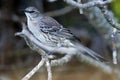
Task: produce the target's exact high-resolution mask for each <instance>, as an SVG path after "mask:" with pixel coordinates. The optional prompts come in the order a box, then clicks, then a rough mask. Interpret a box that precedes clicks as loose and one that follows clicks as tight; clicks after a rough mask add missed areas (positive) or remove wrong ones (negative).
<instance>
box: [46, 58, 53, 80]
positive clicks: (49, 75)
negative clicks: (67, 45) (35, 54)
mask: <svg viewBox="0 0 120 80" xmlns="http://www.w3.org/2000/svg"><path fill="white" fill-rule="evenodd" d="M46 67H47V72H48V80H52V71H51V65H50V62H49V59H46Z"/></svg>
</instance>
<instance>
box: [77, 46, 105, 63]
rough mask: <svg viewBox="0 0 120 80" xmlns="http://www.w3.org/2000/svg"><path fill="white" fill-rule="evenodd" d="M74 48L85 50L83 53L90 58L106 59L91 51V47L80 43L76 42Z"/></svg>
mask: <svg viewBox="0 0 120 80" xmlns="http://www.w3.org/2000/svg"><path fill="white" fill-rule="evenodd" d="M75 46H76V48H78V49H79V50H80V51H82V52H85V55H88V56H90V57H91V58H93V59H95V60H98V61H106V60H105V59H104V58H103V57H102V56H100V55H99V54H97V53H96V52H94V51H92V50H91V49H89V48H87V47H85V46H83V45H82V44H76V45H75Z"/></svg>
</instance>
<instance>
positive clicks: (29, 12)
mask: <svg viewBox="0 0 120 80" xmlns="http://www.w3.org/2000/svg"><path fill="white" fill-rule="evenodd" d="M24 13H25V15H26V16H27V18H30V19H34V18H37V17H38V16H39V15H40V12H39V11H38V9H36V8H35V7H28V8H26V9H25V10H24Z"/></svg>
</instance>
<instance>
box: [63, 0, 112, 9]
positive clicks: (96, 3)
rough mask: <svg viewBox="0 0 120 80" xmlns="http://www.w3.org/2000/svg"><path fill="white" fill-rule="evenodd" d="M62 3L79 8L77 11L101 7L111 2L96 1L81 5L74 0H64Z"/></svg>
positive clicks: (110, 0) (109, 0)
mask: <svg viewBox="0 0 120 80" xmlns="http://www.w3.org/2000/svg"><path fill="white" fill-rule="evenodd" d="M64 1H65V2H66V3H68V4H70V5H72V6H74V7H77V8H79V9H83V8H90V7H94V6H102V5H105V4H108V3H111V2H112V0H105V1H102V0H96V1H91V2H87V3H85V4H81V3H79V2H75V1H74V0H64Z"/></svg>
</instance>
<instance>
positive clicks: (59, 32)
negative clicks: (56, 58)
mask: <svg viewBox="0 0 120 80" xmlns="http://www.w3.org/2000/svg"><path fill="white" fill-rule="evenodd" d="M24 13H25V15H26V17H27V28H28V30H29V31H30V33H31V34H32V35H33V36H34V38H35V39H37V40H38V41H39V42H40V43H42V44H44V45H46V46H49V47H58V48H59V47H66V48H67V47H76V48H79V49H80V50H82V52H85V53H86V54H88V55H89V56H90V57H92V58H94V59H96V60H100V59H103V58H102V57H101V56H100V55H99V54H96V53H95V52H94V51H92V50H90V49H89V48H87V47H85V46H83V45H82V44H81V43H79V44H78V42H77V39H76V37H75V36H74V35H73V34H72V33H71V32H70V30H68V29H67V28H64V27H63V26H62V25H61V24H60V23H59V22H58V21H56V20H55V19H54V18H52V17H49V16H46V15H44V14H42V13H40V11H39V10H38V9H37V8H35V7H32V6H30V7H27V8H26V9H24ZM73 40H74V41H73ZM75 41H76V42H75ZM48 54H49V55H50V54H53V53H48Z"/></svg>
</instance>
